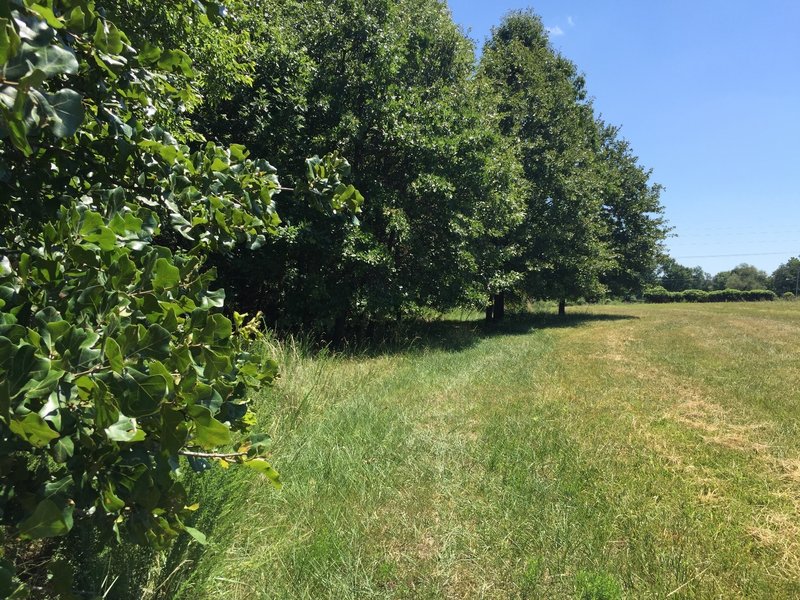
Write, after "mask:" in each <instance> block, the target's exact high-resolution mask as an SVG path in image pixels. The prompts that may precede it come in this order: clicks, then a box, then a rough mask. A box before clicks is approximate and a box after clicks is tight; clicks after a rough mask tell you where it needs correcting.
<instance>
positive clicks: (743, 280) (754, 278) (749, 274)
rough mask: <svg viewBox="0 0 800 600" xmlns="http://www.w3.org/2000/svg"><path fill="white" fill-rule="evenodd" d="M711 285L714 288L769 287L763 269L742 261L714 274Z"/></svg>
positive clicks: (746, 288)
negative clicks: (729, 268) (727, 269)
mask: <svg viewBox="0 0 800 600" xmlns="http://www.w3.org/2000/svg"><path fill="white" fill-rule="evenodd" d="M711 285H712V287H713V289H715V290H724V289H735V290H760V289H764V288H768V287H770V280H769V277H768V276H767V274H766V273H765V272H764V271H761V270H759V269H757V268H756V267H754V266H753V265H748V264H746V263H743V264H741V265H738V266H736V267H734V268H733V269H731V270H730V271H722V272H720V273H717V274H716V275H714V279H713V280H712V282H711Z"/></svg>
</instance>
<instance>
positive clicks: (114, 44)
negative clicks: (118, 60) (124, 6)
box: [94, 19, 125, 54]
mask: <svg viewBox="0 0 800 600" xmlns="http://www.w3.org/2000/svg"><path fill="white" fill-rule="evenodd" d="M94 43H95V45H96V46H97V48H98V49H100V50H101V51H102V52H105V53H106V54H120V53H121V52H122V50H123V48H124V47H125V45H124V43H123V41H122V35H121V34H120V31H119V29H117V27H116V25H114V24H113V23H112V22H111V21H104V20H103V19H97V29H96V30H95V33H94Z"/></svg>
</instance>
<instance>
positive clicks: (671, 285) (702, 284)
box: [656, 256, 711, 292]
mask: <svg viewBox="0 0 800 600" xmlns="http://www.w3.org/2000/svg"><path fill="white" fill-rule="evenodd" d="M656 278H657V281H658V283H659V284H660V285H662V286H663V287H664V289H666V290H668V291H670V292H682V291H683V290H710V289H711V275H709V274H708V273H706V272H705V271H703V269H702V267H699V266H698V267H686V266H684V265H681V264H678V262H677V261H676V260H675V259H674V258H671V257H669V256H664V257H663V258H662V259H661V262H660V264H659V265H658V268H657V269H656Z"/></svg>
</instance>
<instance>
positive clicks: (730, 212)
mask: <svg viewBox="0 0 800 600" xmlns="http://www.w3.org/2000/svg"><path fill="white" fill-rule="evenodd" d="M448 5H449V6H450V8H451V11H452V13H453V17H454V19H455V20H456V22H457V23H459V24H460V25H461V26H462V27H463V28H464V29H465V30H468V34H469V35H470V37H472V38H473V39H474V40H476V41H477V42H478V45H479V47H480V46H481V45H482V44H483V41H484V39H485V38H486V37H487V36H488V35H489V32H490V29H491V27H492V26H494V25H496V24H498V23H499V22H500V20H501V19H502V17H503V15H504V14H505V13H506V12H508V11H509V10H512V9H517V8H528V7H530V8H532V9H533V10H534V11H535V12H536V13H537V14H539V15H540V16H541V17H542V19H543V21H544V24H545V26H546V27H548V28H549V30H550V32H551V40H552V43H553V45H554V46H555V48H556V49H558V50H559V51H560V52H561V53H562V54H563V55H564V56H566V57H567V58H569V59H570V60H572V61H573V62H574V63H575V64H576V65H577V66H578V68H579V70H581V71H583V72H584V73H585V75H586V80H587V88H588V91H589V94H590V95H591V96H593V97H594V99H595V108H596V110H597V112H598V113H600V114H602V116H603V118H604V119H605V120H606V121H607V122H609V123H613V124H616V125H621V126H622V135H623V136H624V137H625V138H627V139H628V140H630V142H631V144H632V146H633V149H634V151H635V153H636V154H637V155H638V156H639V158H640V162H641V164H642V165H644V166H646V167H648V168H652V169H653V181H656V182H658V183H661V184H662V185H664V186H665V187H666V190H665V192H664V193H663V195H662V202H663V204H664V206H665V209H666V211H665V212H666V217H667V219H668V220H669V222H670V224H671V225H672V226H673V227H674V232H673V233H674V234H676V237H673V238H671V239H670V240H668V242H667V246H668V248H669V250H670V254H671V255H672V256H673V257H675V258H676V259H677V260H678V262H680V263H681V264H685V265H688V266H696V265H700V266H702V267H703V268H704V269H705V270H706V271H709V272H710V273H712V274H714V273H716V272H718V271H722V270H727V269H730V268H732V267H734V266H735V265H737V264H739V263H742V262H747V263H750V264H754V265H756V266H757V267H759V268H761V269H764V270H766V271H767V272H772V271H773V270H774V269H775V268H776V267H777V266H778V265H779V264H780V263H782V262H785V261H786V260H787V259H788V258H789V257H790V256H798V255H800V32H799V31H798V24H800V1H798V0H783V1H779V0H761V1H760V2H756V1H755V0H751V1H744V0H728V1H726V2H722V1H718V0H699V1H698V0H695V1H688V0H663V1H658V2H655V1H643V0H614V1H611V0H581V1H578V0H542V1H539V2H536V3H531V2H524V1H522V2H519V1H515V0H494V1H493V2H483V1H474V0H448ZM730 255H735V256H730Z"/></svg>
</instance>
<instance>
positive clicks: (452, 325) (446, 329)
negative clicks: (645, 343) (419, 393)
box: [337, 313, 639, 357]
mask: <svg viewBox="0 0 800 600" xmlns="http://www.w3.org/2000/svg"><path fill="white" fill-rule="evenodd" d="M638 318H639V317H636V316H633V315H624V314H623V315H621V314H597V313H572V314H570V313H567V314H566V315H564V316H561V317H560V316H558V315H557V314H553V313H512V314H507V315H506V318H505V319H504V320H503V321H500V322H497V323H487V322H486V321H485V320H483V319H474V320H457V319H434V320H426V319H416V320H409V321H406V322H404V323H402V324H401V325H396V324H392V325H391V326H389V327H386V328H376V330H375V331H374V332H373V334H372V336H371V338H370V339H364V338H362V339H359V340H355V341H350V342H348V343H346V344H345V345H344V346H343V347H342V348H339V349H338V350H337V351H338V352H340V353H342V354H344V355H346V356H354V357H355V356H366V357H377V356H385V355H387V354H402V353H409V352H411V353H413V352H425V351H431V350H438V351H445V352H460V351H462V350H466V349H468V348H471V347H472V346H474V345H476V344H477V343H479V342H480V341H481V340H484V339H487V338H492V337H497V336H506V335H527V334H529V333H532V332H533V331H537V330H546V329H561V328H573V327H582V326H584V325H587V324H590V323H596V322H602V321H625V320H630V319H638Z"/></svg>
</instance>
